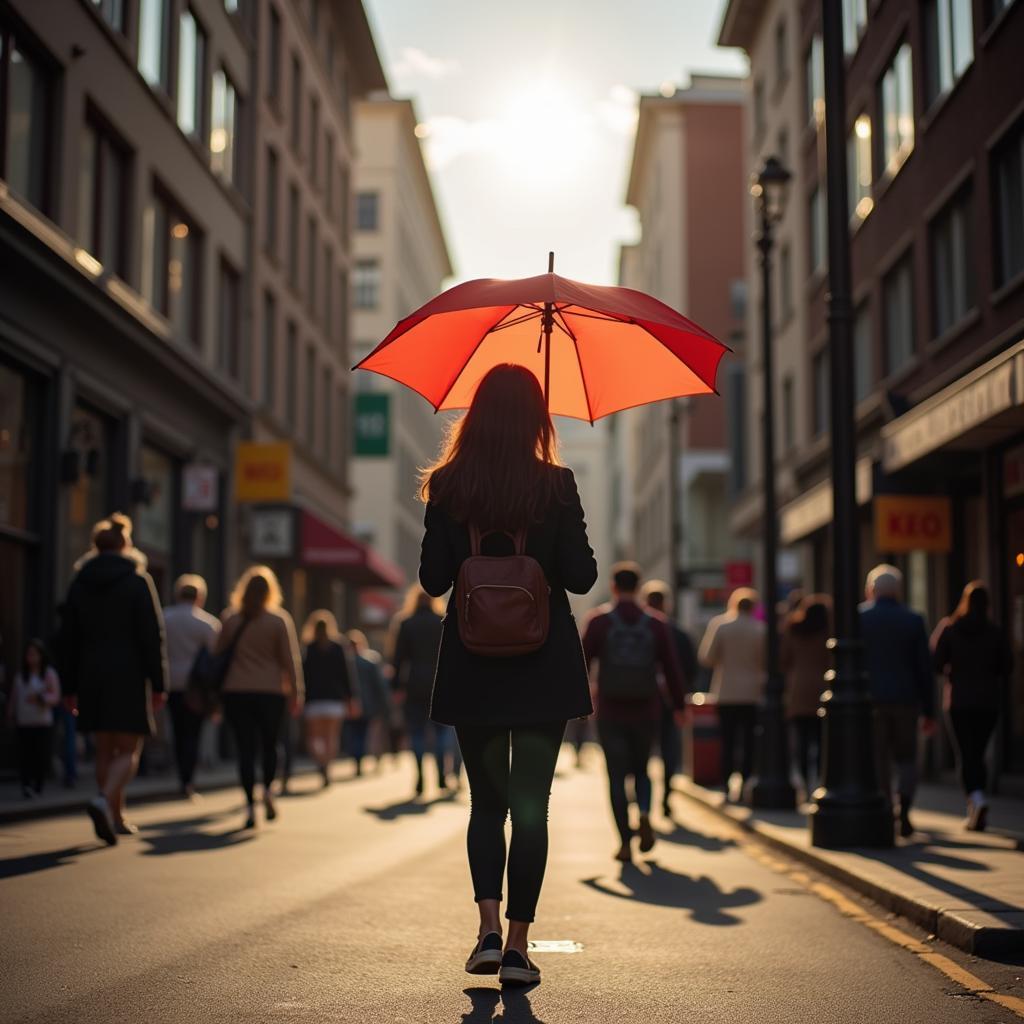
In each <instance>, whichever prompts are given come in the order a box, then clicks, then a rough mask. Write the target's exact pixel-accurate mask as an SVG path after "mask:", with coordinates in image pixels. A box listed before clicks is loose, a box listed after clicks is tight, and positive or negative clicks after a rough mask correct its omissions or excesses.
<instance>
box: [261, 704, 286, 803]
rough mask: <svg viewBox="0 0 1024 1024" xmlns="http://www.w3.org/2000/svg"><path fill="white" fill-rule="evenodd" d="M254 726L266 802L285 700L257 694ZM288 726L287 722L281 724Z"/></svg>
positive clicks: (271, 780)
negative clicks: (258, 738) (261, 755)
mask: <svg viewBox="0 0 1024 1024" xmlns="http://www.w3.org/2000/svg"><path fill="white" fill-rule="evenodd" d="M256 716H257V719H256V725H257V728H258V730H259V737H260V747H261V750H262V754H263V757H262V766H263V798H264V800H266V798H267V796H268V794H269V793H270V787H271V785H273V782H274V776H275V775H276V774H277V739H278V737H279V736H280V735H281V726H282V721H283V720H284V719H285V718H286V715H285V699H284V697H283V696H279V695H278V694H276V693H261V694H258V701H257V703H256ZM283 724H284V725H285V727H287V726H288V724H290V723H289V721H285V722H284V723H283Z"/></svg>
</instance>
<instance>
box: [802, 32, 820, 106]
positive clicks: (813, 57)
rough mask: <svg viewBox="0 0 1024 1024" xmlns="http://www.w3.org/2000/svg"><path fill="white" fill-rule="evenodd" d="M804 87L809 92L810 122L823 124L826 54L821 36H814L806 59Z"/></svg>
mask: <svg viewBox="0 0 1024 1024" xmlns="http://www.w3.org/2000/svg"><path fill="white" fill-rule="evenodd" d="M804 76H805V78H806V81H805V83H804V88H805V89H806V93H807V107H806V110H805V113H806V114H807V121H808V123H812V122H813V123H815V124H819V125H820V124H822V122H823V121H824V120H825V55H824V51H823V50H822V43H821V36H814V38H813V39H812V40H811V45H810V46H809V47H808V49H807V56H806V58H805V59H804Z"/></svg>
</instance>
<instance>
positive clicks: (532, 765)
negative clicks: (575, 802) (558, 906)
mask: <svg viewBox="0 0 1024 1024" xmlns="http://www.w3.org/2000/svg"><path fill="white" fill-rule="evenodd" d="M564 734H565V723H564V722H557V723H555V724H547V725H537V726H522V727H519V728H515V729H513V730H512V768H511V774H510V777H509V784H508V796H509V809H510V811H511V813H512V842H511V845H510V847H509V853H508V907H507V909H506V912H505V916H506V917H507V918H508V919H509V921H510V922H511V924H510V926H509V941H508V946H509V947H510V948H512V949H518V950H519V952H521V953H522V954H523V955H524V956H525V955H526V933H527V926H528V925H529V924H530V922H532V921H533V918H534V914H535V913H536V909H537V900H538V899H539V897H540V888H541V884H542V883H543V881H544V869H545V867H546V865H547V857H548V799H549V797H550V794H551V780H552V779H553V778H554V775H555V764H556V762H557V761H558V751H559V749H560V748H561V746H562V737H563V736H564ZM516 925H520V926H521V927H516Z"/></svg>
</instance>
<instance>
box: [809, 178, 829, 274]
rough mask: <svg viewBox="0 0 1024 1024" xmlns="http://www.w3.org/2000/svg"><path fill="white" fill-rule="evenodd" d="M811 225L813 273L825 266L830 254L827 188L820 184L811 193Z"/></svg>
mask: <svg viewBox="0 0 1024 1024" xmlns="http://www.w3.org/2000/svg"><path fill="white" fill-rule="evenodd" d="M810 207H811V210H810V219H809V226H810V231H811V273H812V274H817V273H818V272H819V271H820V270H823V269H824V267H825V261H826V259H827V254H828V221H827V220H826V211H825V189H824V187H823V186H821V185H819V186H818V187H817V188H816V189H815V190H814V191H813V192H812V193H811V201H810Z"/></svg>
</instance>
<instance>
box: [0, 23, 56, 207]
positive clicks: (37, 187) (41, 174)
mask: <svg viewBox="0 0 1024 1024" xmlns="http://www.w3.org/2000/svg"><path fill="white" fill-rule="evenodd" d="M0 103H2V104H3V105H2V107H0V127H2V129H3V137H2V139H0V142H2V145H0V176H2V177H3V178H4V179H5V180H6V182H7V184H8V185H10V187H11V188H12V189H13V190H14V191H15V192H17V193H18V194H19V195H20V196H22V197H23V198H24V199H27V200H28V201H29V202H30V203H31V204H32V205H33V206H34V207H36V209H38V210H42V211H43V212H44V213H47V212H48V211H49V200H50V196H49V188H48V187H47V185H48V183H49V162H50V161H49V156H50V153H49V150H50V139H51V131H52V128H53V124H52V109H51V108H52V104H51V86H50V76H49V75H48V74H47V72H46V71H45V70H44V68H43V66H42V65H41V64H40V63H39V62H38V61H36V60H35V58H34V57H33V56H32V55H30V54H29V53H28V52H27V51H26V50H25V48H24V46H23V44H22V43H21V42H20V41H19V40H18V39H17V38H16V37H15V36H14V35H12V34H11V33H10V32H9V31H8V30H7V29H6V28H5V27H4V26H2V25H0Z"/></svg>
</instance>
